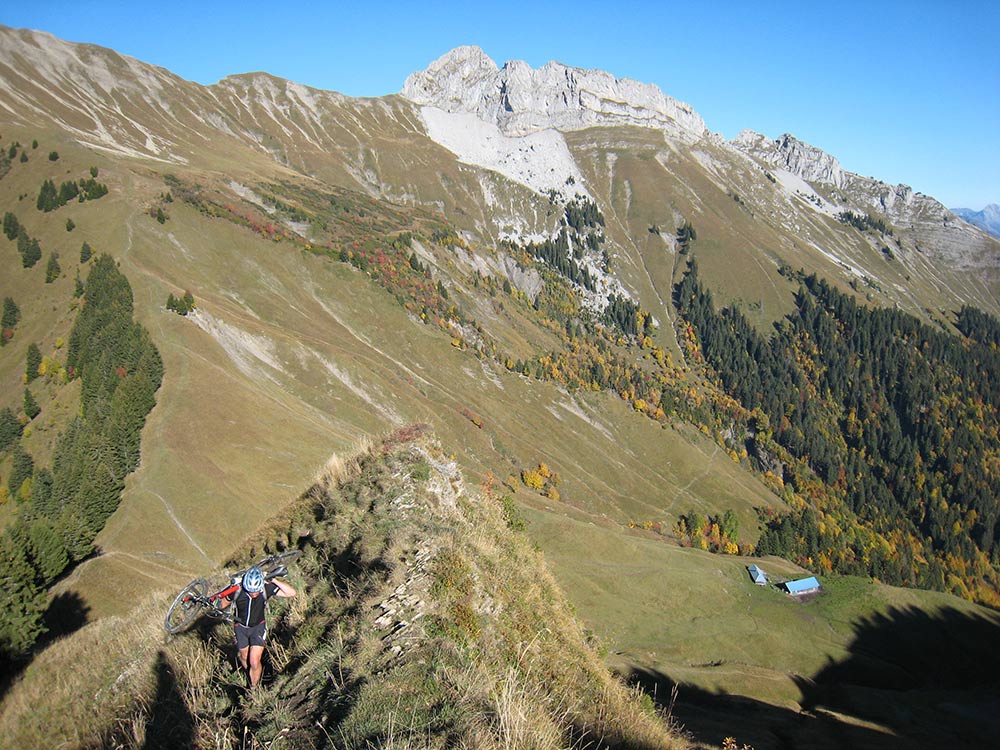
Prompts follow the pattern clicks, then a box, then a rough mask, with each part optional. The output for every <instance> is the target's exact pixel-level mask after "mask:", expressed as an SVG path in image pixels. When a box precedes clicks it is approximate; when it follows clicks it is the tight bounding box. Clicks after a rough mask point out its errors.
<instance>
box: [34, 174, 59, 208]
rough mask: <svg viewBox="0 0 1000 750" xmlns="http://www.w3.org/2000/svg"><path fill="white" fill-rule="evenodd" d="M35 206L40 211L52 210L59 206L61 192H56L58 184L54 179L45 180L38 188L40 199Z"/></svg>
mask: <svg viewBox="0 0 1000 750" xmlns="http://www.w3.org/2000/svg"><path fill="white" fill-rule="evenodd" d="M35 207H36V208H37V209H38V210H39V211H45V212H48V211H52V210H54V209H56V208H59V193H58V192H56V184H55V183H54V182H52V180H45V181H44V182H43V183H42V187H41V188H39V190H38V200H37V201H35Z"/></svg>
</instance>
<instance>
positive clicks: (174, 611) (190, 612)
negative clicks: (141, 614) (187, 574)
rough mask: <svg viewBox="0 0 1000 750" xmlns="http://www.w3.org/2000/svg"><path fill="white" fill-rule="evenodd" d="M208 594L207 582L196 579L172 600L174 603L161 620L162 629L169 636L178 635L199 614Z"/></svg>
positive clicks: (202, 579)
mask: <svg viewBox="0 0 1000 750" xmlns="http://www.w3.org/2000/svg"><path fill="white" fill-rule="evenodd" d="M207 593H208V582H207V581H206V580H205V579H204V578H196V579H195V580H193V581H191V583H189V584H188V585H187V586H185V587H184V588H183V589H181V592H180V593H179V594H178V595H177V596H176V597H175V598H174V603H173V604H171V605H170V609H168V610H167V616H166V618H164V620H163V629H164V630H166V631H167V632H168V633H170V634H171V635H172V634H174V633H179V632H181V631H182V630H184V628H186V627H188V626H189V625H190V624H191V623H193V622H194V621H195V620H196V619H198V615H200V614H201V610H202V607H204V606H205V605H204V604H203V603H202V602H203V601H204V600H205V595H206V594H207Z"/></svg>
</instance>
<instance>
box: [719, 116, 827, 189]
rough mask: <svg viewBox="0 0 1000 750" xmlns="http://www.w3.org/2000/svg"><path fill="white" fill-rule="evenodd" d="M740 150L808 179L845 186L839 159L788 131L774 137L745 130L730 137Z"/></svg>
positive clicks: (808, 180)
mask: <svg viewBox="0 0 1000 750" xmlns="http://www.w3.org/2000/svg"><path fill="white" fill-rule="evenodd" d="M730 143H731V145H733V146H735V147H736V148H737V149H738V150H740V151H742V152H744V153H746V154H749V155H750V156H753V157H754V158H756V159H758V160H759V161H762V162H764V163H765V164H767V165H768V166H770V167H773V168H775V169H785V170H787V171H788V172H791V173H792V174H794V175H797V176H798V177H801V178H802V179H803V180H806V181H807V182H820V183H823V184H824V185H833V186H834V187H838V188H839V187H843V186H844V171H843V170H842V169H841V168H840V162H838V161H837V160H836V159H835V158H834V157H832V156H830V154H828V153H826V152H825V151H823V150H821V149H818V148H816V147H815V146H810V145H809V144H808V143H804V142H802V141H800V140H799V139H798V138H796V137H795V136H793V135H789V134H788V133H785V134H784V135H783V136H781V137H780V138H778V139H775V140H772V139H770V138H768V137H767V136H765V135H762V134H760V133H755V132H754V131H752V130H744V131H743V132H741V133H740V134H739V135H738V136H736V138H734V139H733V140H732V141H730Z"/></svg>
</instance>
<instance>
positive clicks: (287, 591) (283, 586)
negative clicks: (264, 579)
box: [271, 578, 296, 599]
mask: <svg viewBox="0 0 1000 750" xmlns="http://www.w3.org/2000/svg"><path fill="white" fill-rule="evenodd" d="M271 583H273V584H274V585H275V586H277V587H278V591H277V594H276V596H280V597H282V598H283V599H291V598H292V597H293V596H295V594H296V591H295V589H293V588H292V587H291V586H290V585H289V584H287V583H285V582H284V581H282V580H281V579H280V578H272V579H271Z"/></svg>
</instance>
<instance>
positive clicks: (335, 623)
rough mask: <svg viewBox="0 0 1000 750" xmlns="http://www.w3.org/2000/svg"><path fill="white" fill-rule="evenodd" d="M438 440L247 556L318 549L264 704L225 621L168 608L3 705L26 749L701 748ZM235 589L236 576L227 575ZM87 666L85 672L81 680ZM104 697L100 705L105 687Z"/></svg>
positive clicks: (270, 527)
mask: <svg viewBox="0 0 1000 750" xmlns="http://www.w3.org/2000/svg"><path fill="white" fill-rule="evenodd" d="M421 432H422V431H421V428H419V427H411V428H406V429H403V430H400V431H397V432H395V433H393V434H392V435H390V436H389V437H388V438H387V439H386V440H384V441H381V442H378V443H375V444H373V445H370V447H368V448H365V449H362V450H361V451H359V452H357V453H356V454H354V455H353V456H351V457H349V458H347V459H345V460H335V461H332V462H331V463H330V464H329V465H328V467H327V468H326V470H325V471H324V472H323V473H322V474H321V475H320V476H319V477H318V478H317V480H316V482H315V484H313V485H312V486H310V487H309V488H308V489H307V490H306V491H305V492H304V493H302V495H301V497H300V498H299V499H298V500H297V501H296V502H295V503H293V504H291V505H290V506H288V507H287V508H286V509H285V510H284V511H283V512H282V513H281V514H279V515H278V516H277V517H276V518H274V519H272V520H271V521H270V522H268V523H267V524H266V525H265V526H264V528H262V529H261V530H259V531H258V532H257V533H256V534H255V535H254V537H253V538H252V539H250V540H248V541H246V542H245V543H244V544H243V545H241V548H240V550H239V551H238V552H237V553H236V554H235V556H234V557H233V559H232V560H231V561H230V566H229V569H233V568H235V567H238V566H242V565H245V564H246V563H247V561H248V560H249V559H251V558H252V557H254V556H255V555H257V554H261V553H262V552H263V550H264V549H274V548H275V547H276V546H277V547H278V548H282V547H286V546H292V547H298V548H300V549H302V550H303V551H304V555H303V556H302V557H301V558H300V560H299V562H298V563H296V565H295V567H294V570H293V571H292V573H291V575H290V579H289V580H290V582H291V583H292V584H293V585H294V586H295V587H296V588H297V589H298V591H299V592H300V594H299V596H298V597H296V598H295V599H292V600H287V601H284V600H276V601H275V602H274V603H272V609H273V610H274V611H273V612H272V626H271V638H270V647H269V652H268V654H269V656H268V660H267V665H266V671H265V680H264V684H263V685H262V687H261V688H260V689H259V690H258V691H257V692H255V693H253V694H251V695H246V694H245V692H244V688H243V687H242V682H241V677H240V675H239V674H238V673H236V672H235V671H234V670H233V662H234V659H233V654H232V652H231V647H230V646H229V643H230V639H231V636H230V635H229V634H228V628H227V627H226V626H224V625H219V626H217V627H212V626H211V625H210V624H209V623H203V624H202V626H201V627H197V628H195V629H194V630H192V631H190V632H188V633H185V634H183V635H180V636H176V637H166V638H165V637H164V635H163V633H162V631H160V632H158V628H159V621H160V617H161V616H162V613H164V612H165V609H166V605H167V604H168V603H169V598H168V597H166V596H163V595H161V596H158V597H156V598H155V599H153V600H152V601H150V602H148V603H147V606H144V607H142V608H139V609H137V610H136V611H135V612H133V613H132V614H131V615H129V616H128V617H124V618H114V617H111V618H105V619H103V620H101V621H99V622H96V623H93V624H91V625H87V626H85V627H84V628H83V629H82V630H80V631H79V632H77V633H75V634H73V635H71V636H69V637H67V638H65V639H64V640H62V641H60V642H57V643H55V644H53V645H52V646H50V647H49V648H48V649H47V650H46V651H45V652H43V653H42V654H40V655H39V657H38V658H37V659H36V660H35V661H34V663H33V664H32V665H31V666H30V667H29V668H28V670H27V671H26V673H25V674H24V675H23V677H22V678H21V680H20V681H19V682H18V683H17V684H16V685H15V686H14V687H13V689H12V690H11V691H10V693H9V695H8V696H7V697H6V699H5V701H4V703H3V713H2V715H0V731H2V732H3V736H4V737H5V739H6V741H8V742H10V743H11V744H10V746H21V747H42V746H57V745H58V746H64V747H97V746H104V747H118V748H133V747H134V748H138V747H152V746H157V747H161V746H162V747H168V746H169V747H182V746H183V747H198V748H209V747H211V748H236V747H240V748H264V747H278V746H280V747H294V748H306V747H308V748H320V747H338V748H369V747H388V746H391V747H411V748H412V747H419V748H437V747H452V746H455V745H456V744H458V745H461V746H463V747H469V748H528V747H533V748H557V747H565V746H567V745H569V744H572V745H574V746H577V747H581V748H583V747H644V748H654V747H662V748H669V747H685V746H687V743H686V742H685V741H684V740H683V739H682V738H681V737H680V736H679V735H677V734H675V733H673V732H672V731H671V730H670V729H669V728H668V727H667V725H666V724H665V723H664V722H663V720H662V719H661V718H660V717H659V716H658V715H657V713H656V712H655V711H653V710H652V708H651V703H650V702H649V701H648V700H646V701H642V700H640V699H639V696H638V694H637V693H635V692H630V691H628V690H627V689H626V688H625V687H624V686H623V685H622V684H620V683H618V682H616V681H615V680H614V679H612V678H611V676H610V674H609V673H608V672H607V670H606V669H605V668H604V667H603V666H602V665H601V663H600V660H599V659H598V658H597V656H596V654H595V653H594V652H593V651H592V650H591V649H590V648H589V647H588V646H587V645H586V643H585V641H584V637H583V634H582V631H581V630H580V628H579V626H578V625H577V623H576V622H575V620H574V619H573V618H572V617H571V616H570V615H569V612H568V609H567V606H566V603H565V600H564V599H563V597H562V594H561V593H560V591H559V589H558V588H557V586H556V585H555V583H554V582H553V580H552V579H551V577H550V576H549V574H548V573H547V572H546V570H545V568H544V565H543V563H542V562H541V561H540V559H539V557H538V555H537V553H536V552H534V551H533V550H532V549H531V546H530V545H529V543H528V541H527V539H526V538H525V537H524V536H523V535H521V534H518V533H516V532H514V531H512V530H511V529H510V528H509V523H510V522H511V520H512V518H513V517H512V516H511V515H510V513H511V508H510V506H507V508H506V510H505V508H504V506H503V505H502V504H501V503H500V502H499V501H498V499H497V498H496V497H495V496H493V495H492V494H491V493H489V492H480V491H478V490H476V489H475V488H473V487H471V486H469V485H468V484H466V482H465V479H464V477H463V475H462V473H461V471H460V470H459V468H458V466H457V464H456V463H455V462H454V461H453V460H451V459H450V458H449V457H448V456H447V455H446V454H445V453H444V452H443V451H442V450H441V448H440V447H439V446H438V444H437V443H436V442H435V441H434V440H432V439H430V438H429V437H427V436H424V435H422V434H421ZM216 579H218V580H223V578H222V577H221V576H219V575H218V572H217V574H216ZM69 663H72V664H74V665H75V668H74V669H66V668H65V665H67V664H69ZM95 687H96V691H95Z"/></svg>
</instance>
